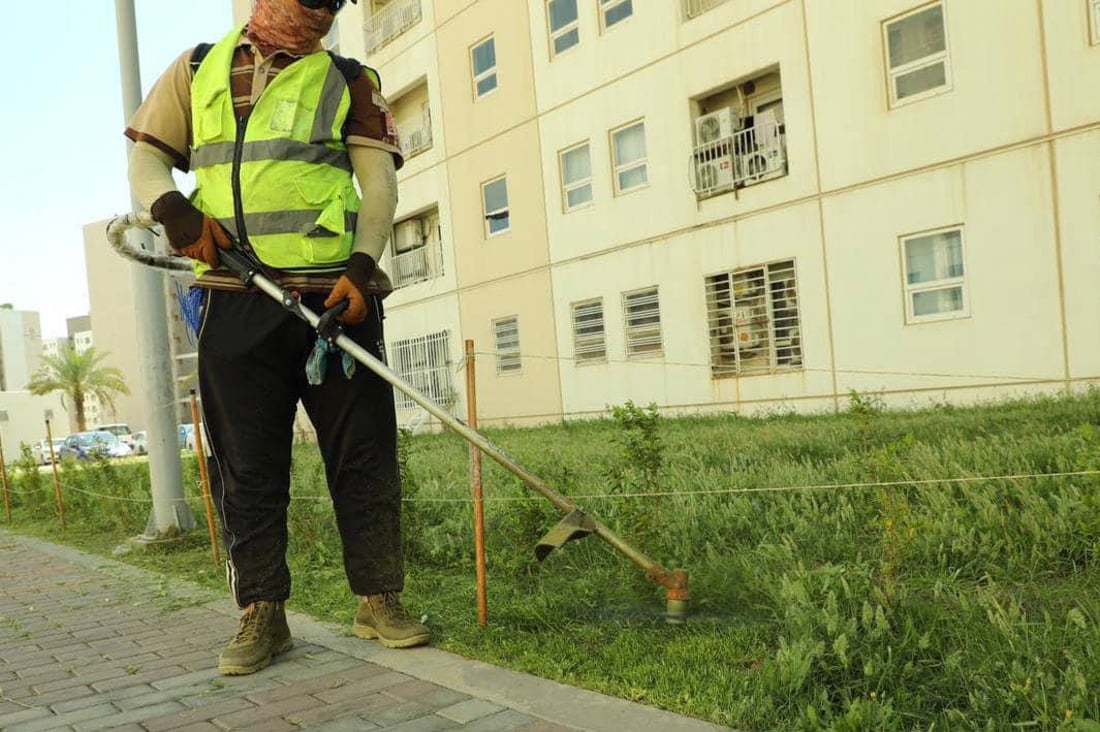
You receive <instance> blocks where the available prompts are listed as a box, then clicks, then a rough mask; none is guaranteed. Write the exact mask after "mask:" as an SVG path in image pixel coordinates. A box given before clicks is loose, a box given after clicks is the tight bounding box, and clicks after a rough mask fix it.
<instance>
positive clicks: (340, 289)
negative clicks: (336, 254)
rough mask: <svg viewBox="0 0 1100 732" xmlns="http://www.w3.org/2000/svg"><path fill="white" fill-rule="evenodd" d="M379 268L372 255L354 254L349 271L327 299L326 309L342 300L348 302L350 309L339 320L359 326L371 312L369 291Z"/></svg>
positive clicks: (341, 277)
mask: <svg viewBox="0 0 1100 732" xmlns="http://www.w3.org/2000/svg"><path fill="white" fill-rule="evenodd" d="M377 267H378V263H377V262H375V261H374V258H373V257H371V255H369V254H367V253H365V252H352V255H351V257H349V258H348V266H347V269H345V270H344V274H342V275H340V279H338V280H336V284H335V285H334V286H333V288H332V292H330V293H329V295H328V297H327V298H326V299H325V307H326V308H331V307H332V306H334V305H336V303H338V302H340V301H341V300H347V301H348V309H347V310H345V311H344V312H342V313H340V315H339V316H337V318H336V319H337V320H339V321H340V322H341V323H347V324H348V325H359V324H360V323H362V322H363V321H364V320H366V317H367V313H369V312H370V301H369V300H368V299H367V290H368V285H369V283H370V278H371V275H373V274H374V270H375V269H376V268H377Z"/></svg>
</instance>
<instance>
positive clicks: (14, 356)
mask: <svg viewBox="0 0 1100 732" xmlns="http://www.w3.org/2000/svg"><path fill="white" fill-rule="evenodd" d="M41 353H42V326H41V324H40V319H39V316H38V313H37V312H35V311H26V310H16V309H15V308H14V307H12V306H11V305H0V391H23V390H25V389H26V388H27V382H29V381H30V380H31V377H32V376H34V372H35V371H37V370H38V363H39V357H40V355H41Z"/></svg>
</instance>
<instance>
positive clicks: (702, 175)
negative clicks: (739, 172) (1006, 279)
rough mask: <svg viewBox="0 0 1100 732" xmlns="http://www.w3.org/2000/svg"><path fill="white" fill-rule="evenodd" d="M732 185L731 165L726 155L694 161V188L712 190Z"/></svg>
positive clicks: (702, 190)
mask: <svg viewBox="0 0 1100 732" xmlns="http://www.w3.org/2000/svg"><path fill="white" fill-rule="evenodd" d="M731 185H733V165H732V162H731V160H730V157H729V156H728V155H725V156H722V157H718V158H715V159H714V160H700V161H697V162H696V163H695V190H696V191H700V192H704V191H713V190H716V189H719V188H726V187H729V186H731Z"/></svg>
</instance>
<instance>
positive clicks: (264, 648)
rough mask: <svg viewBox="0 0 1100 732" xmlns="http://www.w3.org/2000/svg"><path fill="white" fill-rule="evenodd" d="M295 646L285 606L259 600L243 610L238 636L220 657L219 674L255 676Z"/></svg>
mask: <svg viewBox="0 0 1100 732" xmlns="http://www.w3.org/2000/svg"><path fill="white" fill-rule="evenodd" d="M292 645H294V641H293V639H292V638H291V637H290V627H289V626H288V625H287V624H286V610H285V609H284V608H283V603H281V602H273V601H271V600H257V601H256V602H254V603H252V604H251V605H249V606H248V607H246V608H245V609H244V615H242V616H241V621H240V625H239V627H238V628H237V635H236V637H235V638H233V640H231V641H229V645H228V646H226V648H225V650H224V651H222V654H221V655H220V656H218V671H220V672H221V673H222V675H224V676H240V675H242V674H251V673H255V672H257V671H259V670H260V669H262V668H266V667H267V666H268V665H270V664H271V659H273V658H275V656H277V655H279V654H280V653H283V652H285V651H289V650H290V647H291V646H292Z"/></svg>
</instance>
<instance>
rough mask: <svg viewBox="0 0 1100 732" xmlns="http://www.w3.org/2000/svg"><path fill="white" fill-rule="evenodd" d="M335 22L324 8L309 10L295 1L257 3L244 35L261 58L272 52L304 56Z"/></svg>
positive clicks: (311, 50)
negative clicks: (287, 52)
mask: <svg viewBox="0 0 1100 732" xmlns="http://www.w3.org/2000/svg"><path fill="white" fill-rule="evenodd" d="M335 19H336V16H334V15H333V14H332V12H331V11H329V10H328V8H317V9H316V10H311V9H310V8H307V7H305V6H304V5H302V4H301V3H300V2H298V0H258V2H257V3H256V8H255V9H254V10H253V11H252V17H251V18H250V19H249V21H248V30H247V31H246V35H247V36H248V38H249V39H251V41H252V42H253V43H255V44H256V46H257V47H258V48H259V51H260V53H261V54H263V55H264V56H270V55H271V54H273V53H274V52H275V51H289V52H290V53H292V54H294V55H296V56H305V55H306V54H309V53H313V52H314V51H315V50H317V42H318V41H320V40H321V39H322V38H324V37H325V36H326V35H327V34H328V32H329V30H330V29H331V28H332V23H333V21H334V20H335Z"/></svg>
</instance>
